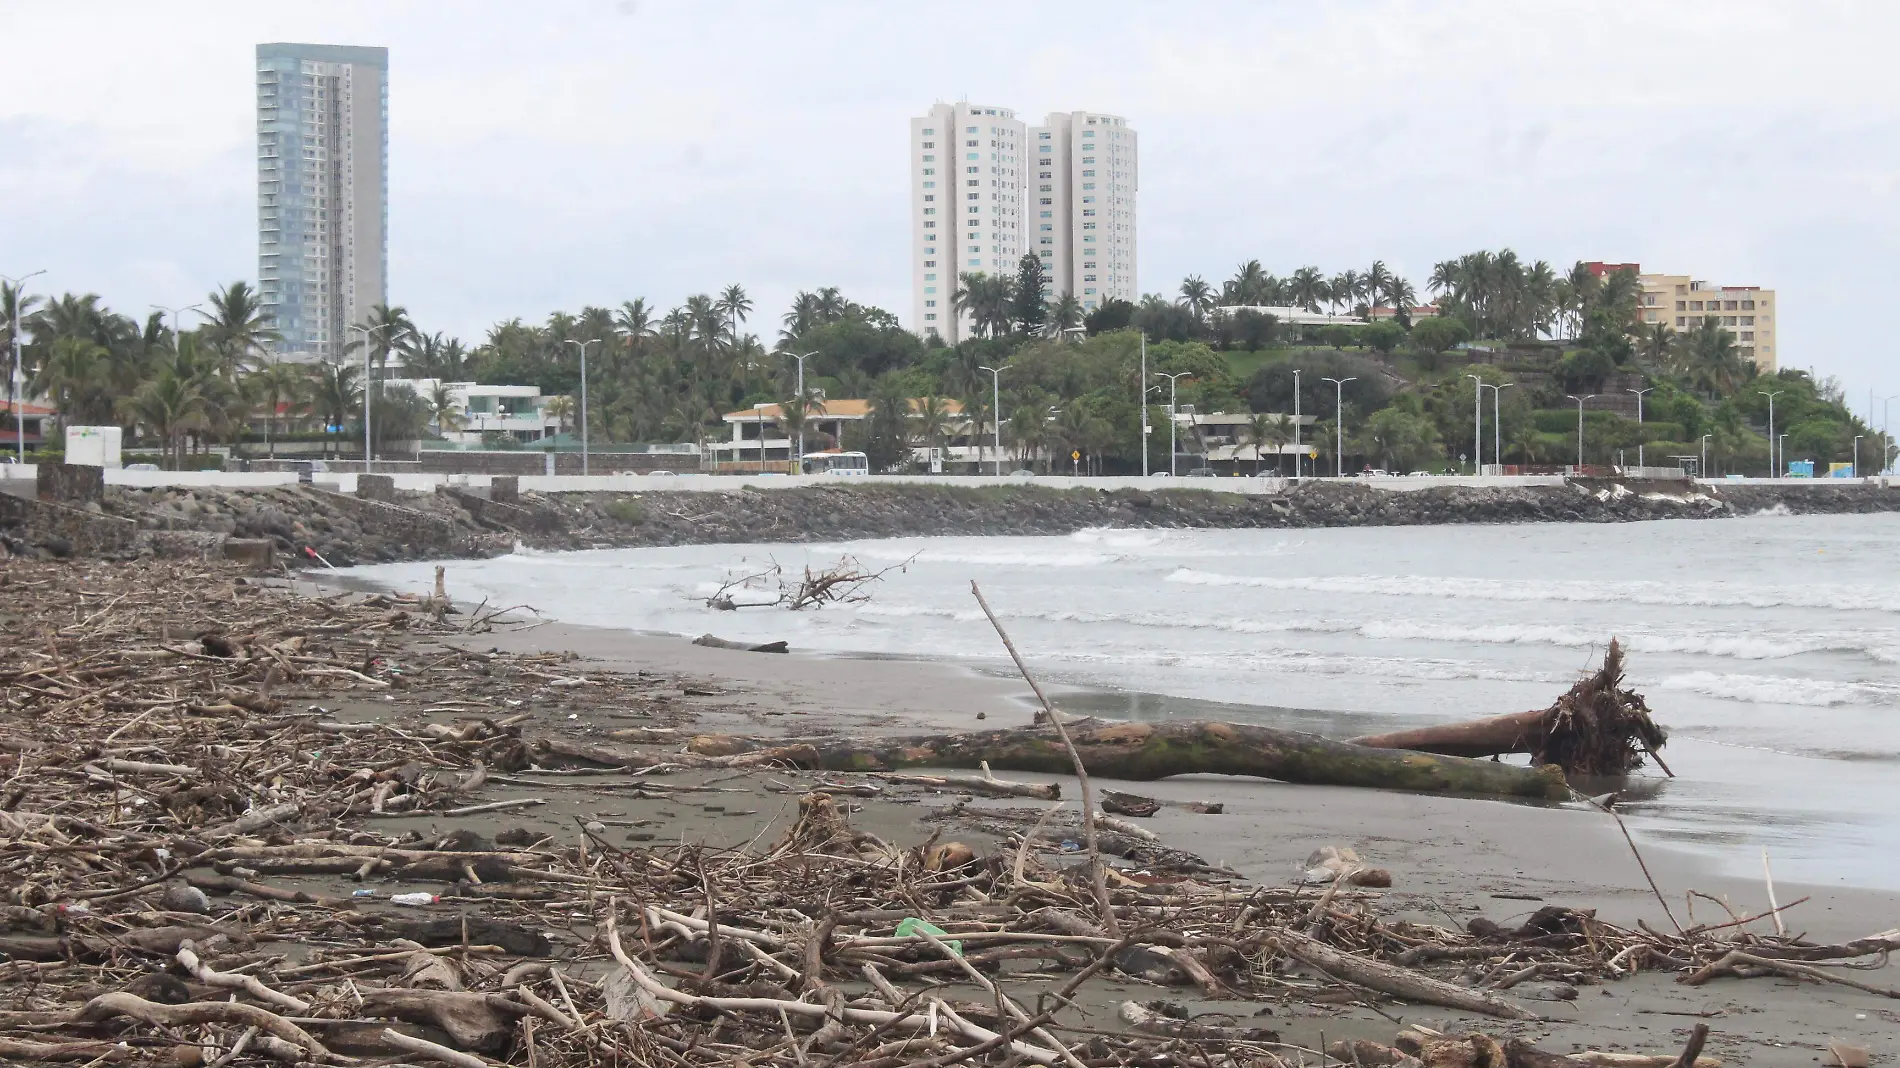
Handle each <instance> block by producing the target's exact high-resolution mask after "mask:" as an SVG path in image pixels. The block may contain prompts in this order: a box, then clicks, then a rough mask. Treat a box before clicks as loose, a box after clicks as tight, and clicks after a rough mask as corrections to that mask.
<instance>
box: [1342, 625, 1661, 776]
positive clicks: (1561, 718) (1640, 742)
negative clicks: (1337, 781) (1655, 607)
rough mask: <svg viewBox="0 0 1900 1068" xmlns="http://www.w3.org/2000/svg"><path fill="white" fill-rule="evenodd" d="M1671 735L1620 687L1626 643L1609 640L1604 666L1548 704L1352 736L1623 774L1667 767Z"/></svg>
mask: <svg viewBox="0 0 1900 1068" xmlns="http://www.w3.org/2000/svg"><path fill="white" fill-rule="evenodd" d="M1668 737H1669V736H1668V733H1667V732H1665V731H1664V730H1663V729H1662V728H1661V727H1659V726H1657V725H1656V723H1655V721H1654V720H1652V719H1651V718H1650V715H1649V706H1648V705H1646V704H1644V703H1643V695H1642V694H1639V693H1637V692H1635V691H1634V690H1630V689H1626V688H1625V687H1624V686H1623V648H1622V646H1621V645H1619V644H1618V643H1617V642H1616V640H1615V639H1611V641H1610V648H1609V650H1608V651H1607V652H1605V653H1604V654H1603V666H1602V667H1600V668H1598V669H1597V670H1596V671H1595V672H1593V673H1591V674H1589V675H1586V676H1584V677H1583V678H1581V679H1579V680H1577V683H1576V685H1574V686H1572V687H1571V688H1570V689H1569V691H1568V692H1566V693H1565V694H1564V695H1563V696H1562V697H1559V698H1558V699H1557V700H1556V702H1555V703H1554V704H1552V705H1551V706H1550V707H1549V708H1541V709H1537V710H1535V711H1531V712H1513V713H1510V714H1509V715H1503V716H1492V717H1490V718H1488V719H1473V720H1465V721H1463V722H1460V723H1442V724H1439V725H1437V726H1432V727H1418V728H1415V729H1413V730H1409V731H1393V732H1391V733H1389V734H1369V735H1366V736H1364V737H1360V738H1354V739H1352V740H1353V742H1354V743H1355V744H1358V745H1370V746H1375V747H1378V748H1382V749H1411V750H1416V751H1418V752H1421V753H1439V754H1442V755H1445V756H1463V757H1487V756H1499V755H1502V754H1505V753H1528V754H1530V758H1531V763H1533V764H1555V765H1557V766H1558V767H1560V768H1562V769H1564V771H1566V772H1569V773H1571V774H1579V775H1622V774H1625V773H1627V772H1631V771H1635V770H1636V769H1637V768H1640V767H1642V766H1643V757H1644V756H1645V755H1647V756H1649V757H1650V758H1651V759H1653V760H1655V761H1656V763H1657V764H1658V765H1661V766H1662V769H1663V770H1664V771H1665V772H1666V771H1668V770H1669V767H1668V765H1666V764H1663V762H1662V757H1661V756H1659V755H1658V754H1657V750H1659V749H1661V748H1662V747H1663V745H1664V743H1665V742H1667V741H1668Z"/></svg>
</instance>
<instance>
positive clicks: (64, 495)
mask: <svg viewBox="0 0 1900 1068" xmlns="http://www.w3.org/2000/svg"><path fill="white" fill-rule="evenodd" d="M35 466H36V467H37V468H38V469H39V470H38V478H37V479H36V482H37V486H38V492H37V493H36V494H35V496H37V497H39V499H40V500H42V501H59V502H62V503H65V504H85V503H86V502H88V501H96V500H99V499H101V498H102V497H104V496H105V495H106V478H105V474H106V472H105V468H103V467H93V466H91V465H90V464H36V465H35Z"/></svg>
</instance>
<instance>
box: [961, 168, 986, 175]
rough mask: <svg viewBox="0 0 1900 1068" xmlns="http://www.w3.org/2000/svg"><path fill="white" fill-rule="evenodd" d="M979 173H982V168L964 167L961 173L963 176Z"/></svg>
mask: <svg viewBox="0 0 1900 1068" xmlns="http://www.w3.org/2000/svg"><path fill="white" fill-rule="evenodd" d="M981 172H982V168H980V167H965V168H963V173H965V174H980V173H981Z"/></svg>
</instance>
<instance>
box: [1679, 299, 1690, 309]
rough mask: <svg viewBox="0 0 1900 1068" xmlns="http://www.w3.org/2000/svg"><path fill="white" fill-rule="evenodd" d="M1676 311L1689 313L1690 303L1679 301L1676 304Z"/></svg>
mask: <svg viewBox="0 0 1900 1068" xmlns="http://www.w3.org/2000/svg"><path fill="white" fill-rule="evenodd" d="M1676 310H1677V311H1688V310H1689V302H1688V301H1686V300H1679V301H1677V302H1676Z"/></svg>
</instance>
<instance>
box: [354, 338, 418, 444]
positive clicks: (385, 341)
mask: <svg viewBox="0 0 1900 1068" xmlns="http://www.w3.org/2000/svg"><path fill="white" fill-rule="evenodd" d="M391 325H393V324H390V323H384V324H382V325H381V326H347V327H344V329H345V330H355V331H357V332H358V333H360V334H362V335H363V473H364V474H366V475H367V474H369V473H370V471H371V470H372V469H373V465H374V464H375V462H376V461H375V459H374V453H373V452H372V451H371V449H370V440H369V394H370V388H369V375H370V370H369V336H370V335H371V334H374V333H375V332H376V331H378V330H386V329H388V328H389V327H390V326H391ZM408 336H409V331H407V330H398V331H397V332H396V333H395V334H394V335H393V336H391V337H386V338H384V339H383V344H385V345H394V344H395V343H396V342H397V341H399V340H401V339H402V338H405V337H408ZM339 451H340V450H339Z"/></svg>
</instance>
